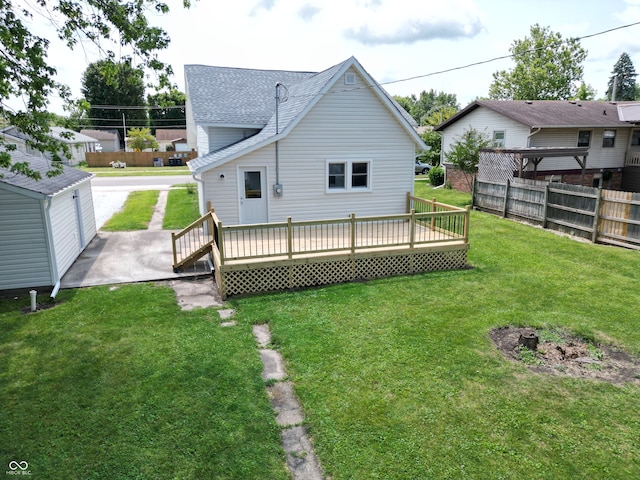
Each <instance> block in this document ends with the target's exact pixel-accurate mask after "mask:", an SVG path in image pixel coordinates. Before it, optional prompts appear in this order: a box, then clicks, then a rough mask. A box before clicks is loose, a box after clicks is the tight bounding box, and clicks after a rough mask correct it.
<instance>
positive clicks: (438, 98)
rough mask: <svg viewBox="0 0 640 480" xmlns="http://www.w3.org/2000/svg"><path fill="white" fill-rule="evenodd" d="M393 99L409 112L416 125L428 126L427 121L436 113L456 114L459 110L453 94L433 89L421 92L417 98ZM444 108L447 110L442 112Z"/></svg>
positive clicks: (413, 96) (411, 96)
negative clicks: (450, 112)
mask: <svg viewBox="0 0 640 480" xmlns="http://www.w3.org/2000/svg"><path fill="white" fill-rule="evenodd" d="M394 99H395V100H396V101H397V102H398V103H399V104H400V105H401V106H402V107H403V108H404V109H405V110H406V111H407V112H409V115H411V116H412V117H413V118H414V119H415V121H416V122H418V125H429V123H427V119H428V118H429V117H430V116H432V115H434V114H436V112H440V111H451V110H455V111H454V113H456V112H457V111H458V110H459V107H458V100H457V98H456V95H455V93H445V92H436V91H435V90H433V89H431V90H429V91H428V92H427V91H426V90H423V91H422V92H420V96H419V97H416V96H415V95H413V94H412V95H410V96H408V97H399V96H396V97H394ZM445 108H448V110H443V109H445ZM439 123H440V122H439Z"/></svg>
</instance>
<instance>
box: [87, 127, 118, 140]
mask: <svg viewBox="0 0 640 480" xmlns="http://www.w3.org/2000/svg"><path fill="white" fill-rule="evenodd" d="M80 133H82V134H83V135H88V136H89V137H91V138H95V139H96V140H116V139H119V138H120V133H119V132H118V130H91V129H85V130H80Z"/></svg>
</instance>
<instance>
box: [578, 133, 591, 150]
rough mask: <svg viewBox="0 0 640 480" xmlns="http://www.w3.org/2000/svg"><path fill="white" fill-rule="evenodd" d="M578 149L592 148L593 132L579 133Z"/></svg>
mask: <svg viewBox="0 0 640 480" xmlns="http://www.w3.org/2000/svg"><path fill="white" fill-rule="evenodd" d="M577 146H578V147H590V146H591V130H580V131H579V132H578V145H577Z"/></svg>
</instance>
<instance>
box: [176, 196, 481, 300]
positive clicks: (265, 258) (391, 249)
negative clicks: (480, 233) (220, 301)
mask: <svg viewBox="0 0 640 480" xmlns="http://www.w3.org/2000/svg"><path fill="white" fill-rule="evenodd" d="M407 204H408V207H410V211H409V213H406V214H399V215H383V216H377V217H357V216H356V215H355V214H351V215H350V216H349V217H348V218H342V219H330V220H310V221H292V220H291V218H288V219H287V221H286V222H274V223H265V224H252V225H223V224H222V222H221V221H220V219H219V218H218V217H217V215H216V214H215V211H213V210H211V211H210V212H208V213H207V214H206V215H204V216H203V217H202V218H200V219H199V220H197V221H196V222H194V223H193V224H191V225H190V226H189V227H187V228H186V229H185V230H183V231H182V232H180V233H178V234H173V235H172V239H173V249H174V250H173V252H174V264H173V267H174V269H176V270H177V269H179V268H182V267H185V266H188V265H189V264H190V263H193V262H194V261H196V260H197V259H198V258H200V257H201V256H202V255H204V254H210V255H211V257H212V260H213V264H214V269H215V275H216V284H217V285H218V288H219V289H220V293H221V294H222V296H223V297H226V296H227V295H231V294H240V293H247V292H255V291H268V290H280V289H286V288H296V287H301V286H313V285H322V284H330V283H338V282H341V281H351V280H354V279H358V278H375V277H384V276H391V275H403V274H408V273H416V272H420V271H429V270H446V269H453V268H463V267H465V266H466V252H467V250H468V236H469V209H468V208H467V209H464V208H458V207H452V206H449V205H445V204H442V203H438V202H436V201H435V200H433V201H426V200H422V199H420V198H417V197H413V196H411V195H408V196H407Z"/></svg>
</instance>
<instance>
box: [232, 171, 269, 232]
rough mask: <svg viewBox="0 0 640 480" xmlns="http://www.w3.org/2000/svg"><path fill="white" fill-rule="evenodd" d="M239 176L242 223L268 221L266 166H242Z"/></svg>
mask: <svg viewBox="0 0 640 480" xmlns="http://www.w3.org/2000/svg"><path fill="white" fill-rule="evenodd" d="M238 178H239V181H240V185H239V191H240V223H243V224H246V223H266V222H268V221H269V216H268V209H267V169H266V167H241V168H240V175H239V176H238Z"/></svg>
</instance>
